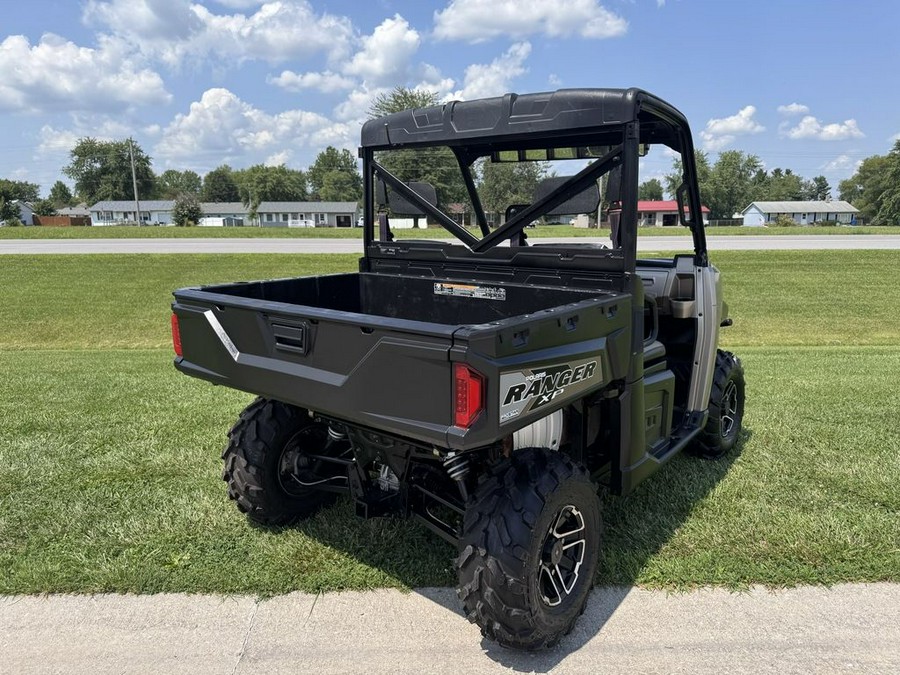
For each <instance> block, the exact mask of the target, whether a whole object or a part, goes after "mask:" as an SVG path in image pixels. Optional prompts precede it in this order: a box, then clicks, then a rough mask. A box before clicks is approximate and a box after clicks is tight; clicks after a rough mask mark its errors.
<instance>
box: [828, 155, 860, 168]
mask: <svg viewBox="0 0 900 675" xmlns="http://www.w3.org/2000/svg"><path fill="white" fill-rule="evenodd" d="M851 166H853V160H852V159H851V158H850V156H849V155H838V156H837V157H835V158H834V159H832V160H831V161H830V162H826V163H825V164H823V165H822V167H821V169H822V171H841V170H843V169H849V168H850V167H851Z"/></svg>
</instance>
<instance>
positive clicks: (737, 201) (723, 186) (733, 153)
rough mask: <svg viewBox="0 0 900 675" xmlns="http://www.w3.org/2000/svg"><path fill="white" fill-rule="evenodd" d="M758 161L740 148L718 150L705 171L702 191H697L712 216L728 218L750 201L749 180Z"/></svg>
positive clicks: (755, 169) (755, 170)
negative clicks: (705, 175) (705, 182)
mask: <svg viewBox="0 0 900 675" xmlns="http://www.w3.org/2000/svg"><path fill="white" fill-rule="evenodd" d="M761 168H762V163H761V162H760V161H759V157H757V156H756V155H746V154H744V153H743V152H741V151H740V150H726V151H725V152H721V153H719V157H718V159H716V163H715V164H713V166H712V168H711V169H710V172H709V180H708V184H707V187H706V190H705V191H703V192H701V195H702V199H703V201H704V203H705V204H706V205H707V206H709V210H710V216H711V217H712V218H731V217H732V214H734V213H736V212H740V211H742V210H743V209H745V208H746V207H747V205H748V204H749V203H750V202H751V201H753V194H752V187H753V186H752V181H753V179H754V178H755V177H756V175H757V172H758V171H759V170H760V169H761Z"/></svg>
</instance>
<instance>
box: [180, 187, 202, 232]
mask: <svg viewBox="0 0 900 675" xmlns="http://www.w3.org/2000/svg"><path fill="white" fill-rule="evenodd" d="M202 217H203V212H202V211H201V210H200V202H199V201H198V200H197V198H196V197H195V196H194V195H192V194H183V195H180V196H179V197H178V199H176V200H175V204H174V205H173V206H172V220H174V221H175V225H176V226H178V227H190V226H192V225H196V224H197V223H199V222H200V218H202Z"/></svg>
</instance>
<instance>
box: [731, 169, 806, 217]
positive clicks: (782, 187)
mask: <svg viewBox="0 0 900 675" xmlns="http://www.w3.org/2000/svg"><path fill="white" fill-rule="evenodd" d="M759 173H760V172H757V174H759ZM762 174H763V176H765V179H764V180H759V178H758V176H757V177H755V178H754V180H753V181H752V183H753V185H752V187H751V190H750V200H749V201H748V202H747V204H749V203H750V202H751V201H768V202H790V201H798V200H801V199H805V198H806V190H805V188H804V181H803V179H802V178H801V177H800V176H798V175H797V174H795V173H794V172H793V171H791V170H790V169H781V168H780V167H776V168H774V169H772V172H771V173H769V174H766V172H764V171H763V172H762ZM747 204H745V205H744V206H747ZM741 208H743V207H741Z"/></svg>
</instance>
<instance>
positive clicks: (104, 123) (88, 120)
mask: <svg viewBox="0 0 900 675" xmlns="http://www.w3.org/2000/svg"><path fill="white" fill-rule="evenodd" d="M71 118H72V126H71V127H70V128H68V129H62V128H56V127H54V126H51V125H49V124H45V125H43V126H42V127H41V129H40V131H39V132H38V138H39V139H40V142H39V143H38V146H37V154H38V156H44V155H48V154H53V153H68V152H69V150H71V149H72V148H73V147H74V146H75V144H76V143H77V142H78V139H80V138H84V137H86V136H90V137H91V138H96V139H98V140H101V141H113V140H122V139H123V138H128V137H130V136H135V135H137V133H138V132H140V133H141V134H146V135H149V136H152V135H154V134H158V133H159V131H160V128H159V125H157V124H151V125H149V126H145V127H143V128H136V127H133V126H131V125H129V124H126V123H125V122H123V121H122V120H120V119H116V118H112V117H109V116H108V115H105V114H102V113H101V114H82V113H73V114H72V115H71Z"/></svg>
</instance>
